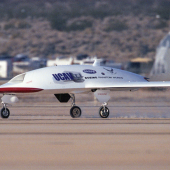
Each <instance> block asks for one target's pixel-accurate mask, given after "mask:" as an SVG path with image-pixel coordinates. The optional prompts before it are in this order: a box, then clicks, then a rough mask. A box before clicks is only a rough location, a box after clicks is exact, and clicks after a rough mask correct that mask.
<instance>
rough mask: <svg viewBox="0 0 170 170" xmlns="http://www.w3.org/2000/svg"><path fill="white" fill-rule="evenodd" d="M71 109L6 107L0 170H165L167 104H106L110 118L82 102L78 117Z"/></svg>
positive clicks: (169, 154)
mask: <svg viewBox="0 0 170 170" xmlns="http://www.w3.org/2000/svg"><path fill="white" fill-rule="evenodd" d="M69 109H70V107H65V106H63V107H59V106H49V105H47V106H45V105H37V106H34V107H33V106H31V105H30V106H28V105H27V106H22V107H10V111H11V116H10V118H9V119H7V120H4V119H0V158H1V159H0V169H3V170H5V169H7V170H9V169H12V170H15V169H16V170H20V169H22V170H24V169H26V170H27V169H41V170H46V169H66V170H67V169H74V170H75V169H76V170H79V169H95V170H98V169H99V170H100V169H102V170H103V169H121V170H122V169H126V170H127V169H129V170H138V169H139V170H141V169H147V170H148V169H154V170H158V169H159V170H160V169H164V170H166V169H167V170H168V169H169V167H170V119H169V118H168V116H169V107H168V106H162V107H155V106H147V107H146V105H145V106H142V105H141V106H140V107H135V106H134V105H133V106H132V105H131V106H129V105H128V106H125V105H124V106H117V107H110V111H111V115H110V117H109V118H108V119H101V118H99V116H98V107H88V106H85V107H82V110H83V115H82V117H81V118H78V119H72V118H71V117H70V116H69ZM163 116H165V117H166V118H162V117H163Z"/></svg>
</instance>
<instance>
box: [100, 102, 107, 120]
mask: <svg viewBox="0 0 170 170" xmlns="http://www.w3.org/2000/svg"><path fill="white" fill-rule="evenodd" d="M106 106H107V103H104V104H103V105H102V106H101V107H100V109H99V115H100V117H101V118H107V117H108V116H109V109H108V107H106Z"/></svg>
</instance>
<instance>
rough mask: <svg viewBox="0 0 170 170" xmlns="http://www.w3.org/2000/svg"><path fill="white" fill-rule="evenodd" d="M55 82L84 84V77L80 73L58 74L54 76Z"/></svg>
mask: <svg viewBox="0 0 170 170" xmlns="http://www.w3.org/2000/svg"><path fill="white" fill-rule="evenodd" d="M52 75H53V77H54V78H55V80H57V81H58V82H59V81H64V82H70V81H74V82H76V83H81V82H84V79H83V76H82V75H81V74H80V73H78V72H64V73H57V74H52Z"/></svg>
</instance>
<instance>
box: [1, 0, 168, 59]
mask: <svg viewBox="0 0 170 170" xmlns="http://www.w3.org/2000/svg"><path fill="white" fill-rule="evenodd" d="M169 9H170V0H161V1H157V0H137V1H134V0H119V1H117V0H103V1H101V0H100V1H97V0H86V1H84V0H74V1H70V0H41V1H39V0H29V1H28V0H1V1H0V53H8V54H10V55H16V54H18V53H29V55H30V56H31V57H33V56H39V57H46V58H49V57H51V56H53V55H68V56H69V55H77V54H79V53H88V54H89V55H98V56H99V57H107V58H109V59H115V60H116V61H127V60H129V59H131V58H135V57H149V58H154V56H155V50H156V47H157V45H158V44H159V42H160V40H161V39H162V37H163V36H164V35H165V34H167V32H169V24H170V23H169V16H170V10H169Z"/></svg>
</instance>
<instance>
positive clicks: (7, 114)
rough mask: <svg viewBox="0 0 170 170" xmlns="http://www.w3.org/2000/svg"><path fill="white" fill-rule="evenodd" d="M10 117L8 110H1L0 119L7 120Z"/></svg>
mask: <svg viewBox="0 0 170 170" xmlns="http://www.w3.org/2000/svg"><path fill="white" fill-rule="evenodd" d="M9 115H10V111H9V109H8V108H6V109H5V108H2V109H1V117H2V118H5V119H7V118H8V117H9Z"/></svg>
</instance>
